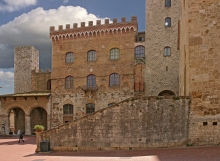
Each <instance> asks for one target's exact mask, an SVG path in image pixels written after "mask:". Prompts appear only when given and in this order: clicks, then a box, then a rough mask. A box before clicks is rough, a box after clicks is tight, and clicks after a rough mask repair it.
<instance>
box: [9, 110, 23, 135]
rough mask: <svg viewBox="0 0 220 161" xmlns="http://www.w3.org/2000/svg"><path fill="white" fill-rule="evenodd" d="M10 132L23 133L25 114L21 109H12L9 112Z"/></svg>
mask: <svg viewBox="0 0 220 161" xmlns="http://www.w3.org/2000/svg"><path fill="white" fill-rule="evenodd" d="M9 128H10V132H12V133H13V134H17V133H19V132H21V131H23V132H25V113H24V111H23V110H22V109H21V108H17V107H16V108H13V109H11V110H10V111H9Z"/></svg>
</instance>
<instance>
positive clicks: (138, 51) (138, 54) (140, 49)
mask: <svg viewBox="0 0 220 161" xmlns="http://www.w3.org/2000/svg"><path fill="white" fill-rule="evenodd" d="M144 57H145V47H144V46H137V47H136V48H135V58H144Z"/></svg>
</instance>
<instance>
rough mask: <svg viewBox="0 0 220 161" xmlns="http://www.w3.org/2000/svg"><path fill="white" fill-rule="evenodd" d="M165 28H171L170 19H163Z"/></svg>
mask: <svg viewBox="0 0 220 161" xmlns="http://www.w3.org/2000/svg"><path fill="white" fill-rule="evenodd" d="M165 27H171V18H170V17H167V18H165Z"/></svg>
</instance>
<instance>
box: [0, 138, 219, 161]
mask: <svg viewBox="0 0 220 161" xmlns="http://www.w3.org/2000/svg"><path fill="white" fill-rule="evenodd" d="M24 140H25V142H24V143H18V137H15V136H14V137H0V160H1V161H53V160H55V161H68V160H73V161H220V146H207V147H184V148H153V149H152V148H151V149H147V150H115V151H80V152H50V153H35V149H36V143H35V142H36V141H35V140H36V138H35V136H25V138H24Z"/></svg>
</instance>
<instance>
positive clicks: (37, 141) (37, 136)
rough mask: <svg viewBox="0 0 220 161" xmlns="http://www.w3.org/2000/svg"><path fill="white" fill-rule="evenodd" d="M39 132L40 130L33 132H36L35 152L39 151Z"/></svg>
mask: <svg viewBox="0 0 220 161" xmlns="http://www.w3.org/2000/svg"><path fill="white" fill-rule="evenodd" d="M41 133H42V132H37V131H36V132H35V134H36V144H37V148H36V150H35V152H36V153H39V152H40V142H41V136H40V135H41Z"/></svg>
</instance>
